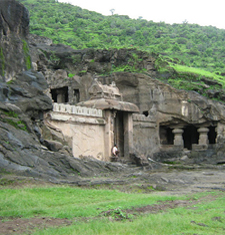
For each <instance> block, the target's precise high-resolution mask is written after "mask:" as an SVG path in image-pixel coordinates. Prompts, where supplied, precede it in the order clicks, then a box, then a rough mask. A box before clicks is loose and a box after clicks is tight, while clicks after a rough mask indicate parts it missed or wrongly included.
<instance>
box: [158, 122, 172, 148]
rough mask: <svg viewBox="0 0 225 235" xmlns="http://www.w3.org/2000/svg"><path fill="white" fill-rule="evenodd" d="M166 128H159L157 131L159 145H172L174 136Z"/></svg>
mask: <svg viewBox="0 0 225 235" xmlns="http://www.w3.org/2000/svg"><path fill="white" fill-rule="evenodd" d="M172 130H173V129H171V128H170V127H168V126H160V129H159V136H160V143H161V144H162V145H173V140H174V134H173V132H172Z"/></svg>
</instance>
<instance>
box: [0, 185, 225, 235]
mask: <svg viewBox="0 0 225 235" xmlns="http://www.w3.org/2000/svg"><path fill="white" fill-rule="evenodd" d="M206 195H210V197H211V198H212V199H215V200H207V201H205V202H201V203H198V204H195V205H192V206H190V207H188V208H180V207H178V208H175V209H169V210H166V211H158V212H157V213H154V214H147V215H139V216H137V217H136V216H135V217H134V216H133V217H132V216H131V215H130V218H132V220H130V219H124V220H122V221H119V222H118V221H117V222H116V221H115V220H113V219H114V218H113V216H112V218H111V220H109V219H108V218H105V217H104V216H103V215H102V212H103V211H107V210H109V209H116V208H120V210H125V209H128V208H132V207H140V206H144V205H151V204H159V203H161V202H162V201H168V200H169V201H172V200H178V199H181V200H194V201H196V203H197V199H201V198H203V197H205V196H206ZM224 199H225V195H224V194H223V193H221V192H217V193H215V192H211V193H207V194H206V193H204V194H198V195H195V196H179V197H178V196H159V195H157V194H133V193H129V194H128V193H122V192H118V191H115V190H97V189H81V188H73V187H42V188H22V189H4V188H3V189H1V190H0V217H5V219H7V217H9V216H10V217H11V216H13V217H19V216H20V217H25V218H30V217H34V216H40V217H42V216H45V217H46V216H49V217H55V218H69V219H73V221H74V224H73V225H71V226H68V227H60V228H48V229H45V230H41V231H36V232H35V233H34V234H35V235H41V234H46V235H47V234H48V235H49V234H58V235H61V234H66V235H70V234H71V235H73V234H82V235H85V234H88V235H90V234H109V235H110V234H113V235H115V234H134V235H138V234H225V223H224V222H225V209H224V208H225V200H224ZM198 202H199V201H198ZM82 218H85V222H82Z"/></svg>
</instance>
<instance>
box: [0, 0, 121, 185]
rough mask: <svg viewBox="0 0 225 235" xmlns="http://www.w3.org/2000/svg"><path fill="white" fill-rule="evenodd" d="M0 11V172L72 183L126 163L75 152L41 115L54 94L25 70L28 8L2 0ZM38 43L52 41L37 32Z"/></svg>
mask: <svg viewBox="0 0 225 235" xmlns="http://www.w3.org/2000/svg"><path fill="white" fill-rule="evenodd" d="M0 11H1V14H0V60H1V61H0V66H1V67H0V75H1V76H0V133H1V135H0V173H6V172H11V173H15V174H17V175H25V176H31V177H35V178H43V179H45V180H50V181H52V182H73V183H74V182H75V181H76V182H78V181H79V180H80V177H83V176H85V177H88V176H93V175H96V174H98V172H102V173H103V174H107V173H109V172H111V171H119V170H121V169H122V168H124V167H123V166H122V165H120V164H116V165H115V164H114V165H113V164H111V163H105V162H101V161H96V160H93V159H92V160H91V159H90V160H89V161H87V160H81V159H77V158H74V156H73V155H72V153H71V149H70V148H69V147H68V145H67V141H66V140H65V138H64V136H63V135H62V133H61V132H59V130H57V129H55V128H53V127H52V126H51V125H49V124H48V123H46V122H45V121H44V119H43V117H44V113H45V112H47V111H49V110H51V109H52V100H51V98H50V97H49V96H48V95H46V94H47V92H48V84H47V82H46V79H45V77H44V76H43V74H44V75H45V73H44V72H43V73H41V72H39V71H34V70H28V69H30V68H31V60H30V58H31V57H30V54H29V48H28V43H27V41H26V38H27V35H28V25H29V14H28V11H27V10H26V8H25V7H23V5H21V4H20V3H18V2H17V1H15V0H2V1H0ZM30 38H35V36H33V37H30ZM38 38H39V37H38ZM39 43H45V45H46V44H50V43H51V41H49V40H48V39H43V40H40V38H39ZM33 45H34V44H33ZM31 47H32V46H31ZM31 51H32V48H31ZM40 54H41V53H40ZM43 61H44V57H43V60H42V61H41V63H42V65H43V66H44V63H43ZM34 65H35V64H34ZM46 65H49V64H48V63H47V64H46ZM34 67H35V66H34ZM54 72H55V71H53V73H54ZM0 177H1V176H0Z"/></svg>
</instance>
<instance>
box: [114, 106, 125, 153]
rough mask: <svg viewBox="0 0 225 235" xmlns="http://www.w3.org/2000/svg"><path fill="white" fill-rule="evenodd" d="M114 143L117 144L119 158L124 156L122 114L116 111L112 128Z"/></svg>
mask: <svg viewBox="0 0 225 235" xmlns="http://www.w3.org/2000/svg"><path fill="white" fill-rule="evenodd" d="M114 143H115V144H117V147H118V149H119V152H120V153H119V156H120V157H123V156H124V122H123V112H120V111H117V113H116V118H115V127H114Z"/></svg>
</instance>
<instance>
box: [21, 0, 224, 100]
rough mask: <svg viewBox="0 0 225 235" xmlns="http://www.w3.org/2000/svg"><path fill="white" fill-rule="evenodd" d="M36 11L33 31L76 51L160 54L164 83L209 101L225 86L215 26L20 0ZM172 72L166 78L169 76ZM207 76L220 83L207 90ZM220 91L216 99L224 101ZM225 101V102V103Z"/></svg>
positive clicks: (220, 32)
mask: <svg viewBox="0 0 225 235" xmlns="http://www.w3.org/2000/svg"><path fill="white" fill-rule="evenodd" d="M18 1H19V2H21V3H22V4H24V5H25V7H27V9H28V10H29V12H30V33H32V34H37V35H40V36H45V37H48V38H50V39H52V40H53V43H56V44H58V43H61V44H65V45H69V46H71V47H72V48H74V49H84V48H93V49H109V48H118V49H119V48H136V49H138V50H142V51H147V52H149V53H153V54H155V55H156V54H157V61H156V69H157V70H158V72H159V74H161V75H162V76H158V79H160V80H164V81H165V82H167V83H169V84H170V85H172V86H174V87H176V88H180V89H186V90H194V91H197V92H199V93H200V94H202V95H206V96H208V97H209V95H208V93H207V91H206V90H208V89H210V90H212V89H216V90H218V89H221V88H223V89H224V87H225V81H224V77H223V75H225V44H224V38H225V30H223V29H218V28H216V27H213V26H204V27H203V26H200V25H197V24H188V22H187V21H185V22H183V23H182V24H173V25H170V24H166V23H164V22H160V23H155V22H153V21H147V20H144V19H142V18H141V17H140V18H139V19H130V18H129V17H128V16H125V15H117V14H114V15H110V16H103V15H101V14H99V13H97V12H93V11H88V10H85V9H82V8H80V7H78V6H73V5H71V4H69V3H58V2H57V0H39V1H36V0H18ZM109 13H110V12H109ZM165 74H166V75H165ZM202 78H204V79H205V78H207V79H210V80H216V82H217V83H216V84H209V86H206V87H205V86H204V81H203V80H202ZM220 93H221V92H220V91H219V92H217V95H216V96H215V95H214V94H213V96H212V97H209V98H216V99H219V100H221V98H220ZM222 100H223V99H222Z"/></svg>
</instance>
